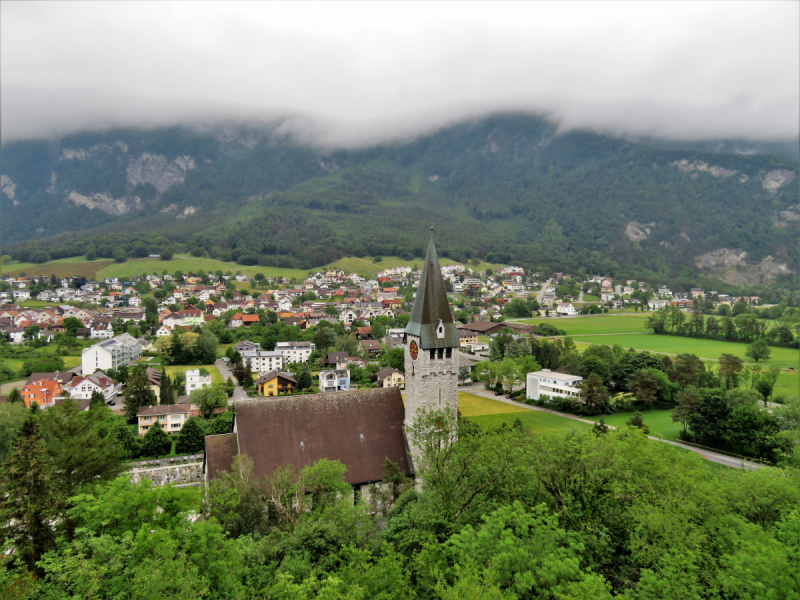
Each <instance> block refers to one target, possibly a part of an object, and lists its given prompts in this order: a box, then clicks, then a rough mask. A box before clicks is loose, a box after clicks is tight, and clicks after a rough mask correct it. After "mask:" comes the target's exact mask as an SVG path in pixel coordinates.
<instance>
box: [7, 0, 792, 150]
mask: <svg viewBox="0 0 800 600" xmlns="http://www.w3.org/2000/svg"><path fill="white" fill-rule="evenodd" d="M0 11H2V19H0V102H2V111H1V112H0V127H1V130H0V131H1V132H2V140H3V141H9V140H12V139H18V138H22V137H42V136H53V135H59V134H63V133H67V132H72V131H77V130H80V129H85V128H104V127H109V126H131V125H144V126H159V125H170V124H177V123H207V122H218V121H221V120H243V121H264V122H276V121H278V122H280V123H281V129H282V130H283V131H285V132H286V133H288V134H290V135H292V136H294V137H295V138H296V139H298V140H299V141H302V142H308V143H312V144H317V145H324V146H345V147H354V146H360V145H366V144H370V143H375V142H379V141H384V140H388V139H402V138H410V137H413V136H415V135H419V134H422V133H426V132H429V131H431V130H433V129H436V128H438V127H441V126H443V125H448V124H452V123H454V122H457V121H461V120H464V119H470V118H478V117H482V116H484V115H486V114H489V113H494V112H499V111H527V112H531V113H537V114H546V115H549V116H551V117H552V118H554V119H555V120H557V121H558V122H559V123H561V127H562V129H564V130H566V129H571V128H579V127H589V128H592V129H595V130H598V131H601V132H612V133H617V134H625V135H629V136H657V137H662V138H670V139H694V140H696V139H713V138H725V139H731V138H738V139H744V140H765V141H789V140H796V139H797V138H798V135H800V123H799V121H800V117H798V114H800V95H799V94H798V89H799V88H800V29H799V28H798V26H797V23H798V20H799V19H800V3H797V2H758V3H755V2H751V3H722V2H708V3H704V2H696V3H679V2H664V3H659V2H647V3H630V2H622V3H609V2H603V3H596V2H587V3H583V2H563V3H555V2H554V3H547V2H536V3H491V4H484V3H465V4H456V3H442V4H432V3H420V4H408V3H402V4H401V3H394V4H388V3H380V4H377V3H376V4H366V3H354V4H347V3H335V4H328V3H291V4H281V3H258V4H257V3H224V4H223V3H208V4H205V3H203V4H183V3H174V4H173V3H125V2H114V3H80V2H70V3H46V2H40V3H9V2H4V3H2V6H1V7H0Z"/></svg>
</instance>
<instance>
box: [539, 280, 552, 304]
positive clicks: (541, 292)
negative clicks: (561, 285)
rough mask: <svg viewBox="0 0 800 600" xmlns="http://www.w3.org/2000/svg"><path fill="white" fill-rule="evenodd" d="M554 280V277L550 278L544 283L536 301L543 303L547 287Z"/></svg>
mask: <svg viewBox="0 0 800 600" xmlns="http://www.w3.org/2000/svg"><path fill="white" fill-rule="evenodd" d="M551 281H553V280H552V279H548V280H547V281H545V282H544V283H543V284H542V289H541V290H539V291H538V292H537V294H536V301H537V302H538V303H539V304H541V303H542V298H544V293H545V292H546V291H547V288H548V287H549V286H550V282H551Z"/></svg>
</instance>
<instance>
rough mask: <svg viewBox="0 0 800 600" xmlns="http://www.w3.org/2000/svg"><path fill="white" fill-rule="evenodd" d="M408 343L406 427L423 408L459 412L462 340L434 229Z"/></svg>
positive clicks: (415, 304) (406, 338) (410, 325)
mask: <svg viewBox="0 0 800 600" xmlns="http://www.w3.org/2000/svg"><path fill="white" fill-rule="evenodd" d="M405 342H406V343H405V367H406V373H405V380H406V415H405V425H406V427H408V426H409V425H410V424H411V423H412V422H413V421H414V418H415V416H416V414H417V410H419V409H420V408H423V407H424V408H429V409H441V408H445V407H449V408H451V409H453V410H454V411H455V410H458V349H459V347H460V338H459V334H458V329H456V326H455V325H454V324H453V316H452V315H451V314H450V304H449V303H448V301H447V292H446V290H445V288H444V280H443V279H442V271H441V269H440V268H439V257H438V256H437V255H436V246H434V244H433V227H431V240H430V243H429V244H428V254H427V256H425V265H424V266H423V267H422V277H421V278H420V280H419V288H417V297H416V299H415V300H414V308H413V309H412V310H411V318H410V319H409V321H408V326H407V327H406V329H405Z"/></svg>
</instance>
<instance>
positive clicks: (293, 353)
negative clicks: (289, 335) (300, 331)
mask: <svg viewBox="0 0 800 600" xmlns="http://www.w3.org/2000/svg"><path fill="white" fill-rule="evenodd" d="M315 347H316V346H315V345H314V343H313V342H278V343H277V344H275V351H276V352H280V353H281V354H283V364H284V365H288V364H289V363H296V362H308V357H309V356H311V353H312V352H314V348H315Z"/></svg>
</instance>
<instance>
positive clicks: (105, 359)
mask: <svg viewBox="0 0 800 600" xmlns="http://www.w3.org/2000/svg"><path fill="white" fill-rule="evenodd" d="M140 358H142V345H141V344H140V343H139V342H138V341H137V340H136V338H134V337H132V336H131V335H128V334H127V333H121V334H120V335H118V336H116V337H114V338H112V339H110V340H106V341H104V342H100V343H98V344H95V345H94V346H89V347H88V348H84V349H83V350H81V365H82V368H83V374H84V375H91V374H92V373H94V372H95V371H107V370H108V369H119V368H120V367H123V366H128V365H130V364H133V363H135V362H136V361H137V360H139V359H140Z"/></svg>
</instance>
